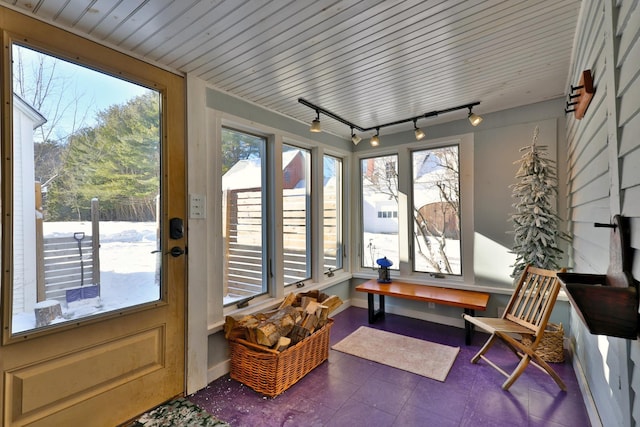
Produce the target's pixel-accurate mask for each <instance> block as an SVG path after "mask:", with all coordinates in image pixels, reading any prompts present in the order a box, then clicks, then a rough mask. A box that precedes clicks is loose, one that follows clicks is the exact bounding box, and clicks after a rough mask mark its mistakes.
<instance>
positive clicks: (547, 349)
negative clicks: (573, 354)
mask: <svg viewBox="0 0 640 427" xmlns="http://www.w3.org/2000/svg"><path fill="white" fill-rule="evenodd" d="M563 340H564V328H563V327H562V323H559V324H556V323H547V328H546V329H545V331H544V335H543V336H542V341H540V344H538V348H536V354H537V355H538V356H540V358H541V359H542V360H544V361H545V362H550V363H562V362H564V346H563ZM522 342H523V343H524V344H531V340H530V339H528V338H526V337H525V338H523V339H522Z"/></svg>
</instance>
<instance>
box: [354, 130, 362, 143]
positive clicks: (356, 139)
mask: <svg viewBox="0 0 640 427" xmlns="http://www.w3.org/2000/svg"><path fill="white" fill-rule="evenodd" d="M360 141H362V138H360V137H359V136H358V135H356V134H355V133H354V132H353V128H351V142H353V145H358V143H359V142H360Z"/></svg>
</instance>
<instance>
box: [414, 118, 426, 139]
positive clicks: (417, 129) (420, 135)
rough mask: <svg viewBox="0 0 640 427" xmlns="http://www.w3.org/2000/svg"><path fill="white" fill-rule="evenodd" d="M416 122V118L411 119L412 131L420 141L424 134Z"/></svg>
mask: <svg viewBox="0 0 640 427" xmlns="http://www.w3.org/2000/svg"><path fill="white" fill-rule="evenodd" d="M417 122H418V119H413V129H414V130H413V132H414V133H415V134H416V139H417V140H418V141H420V140H421V139H422V138H424V137H425V135H426V134H425V133H424V131H423V130H422V129H420V128H419V127H418V124H417Z"/></svg>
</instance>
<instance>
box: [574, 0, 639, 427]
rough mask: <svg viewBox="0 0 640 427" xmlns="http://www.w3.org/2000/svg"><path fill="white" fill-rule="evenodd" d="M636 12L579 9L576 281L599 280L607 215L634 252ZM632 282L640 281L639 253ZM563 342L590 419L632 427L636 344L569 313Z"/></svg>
mask: <svg viewBox="0 0 640 427" xmlns="http://www.w3.org/2000/svg"><path fill="white" fill-rule="evenodd" d="M639 9H640V7H639V6H638V1H637V0H622V1H619V2H615V1H613V0H598V1H589V2H583V3H582V11H581V15H580V21H579V22H578V29H577V32H576V39H575V48H574V58H573V68H572V70H571V75H570V84H573V85H577V83H578V79H579V76H580V73H581V72H582V70H586V69H591V70H592V72H593V76H594V85H595V87H596V93H595V96H594V97H593V99H592V101H591V105H590V107H589V109H588V110H587V113H586V115H585V117H584V118H583V119H582V120H575V118H573V115H571V114H570V115H569V117H568V119H567V122H566V123H567V139H568V161H567V168H568V195H569V210H570V219H571V229H572V232H573V234H574V239H573V243H572V248H571V250H572V260H573V267H574V271H576V272H580V273H597V274H602V273H604V272H606V270H607V267H608V265H609V245H608V242H609V230H607V229H602V228H594V226H593V224H594V223H595V222H609V221H611V218H612V216H613V215H615V214H622V215H624V216H627V217H630V218H631V227H632V246H633V247H634V248H636V249H640V233H639V231H640V202H639V201H640V167H639V166H638V165H639V164H640V140H639V139H638V135H640V102H639V100H640V72H639V70H640V55H638V54H637V53H638V52H639V51H640V37H639V36H640V10H639ZM633 52H635V53H633ZM614 64H615V66H614ZM633 275H634V278H636V279H637V278H639V277H640V251H635V260H634V268H633ZM571 336H572V338H571V339H572V344H573V347H574V350H575V362H576V366H577V367H578V369H580V370H581V371H582V372H581V373H582V374H584V377H585V379H586V384H588V387H587V386H586V384H585V390H586V391H588V392H590V396H589V395H588V397H590V398H592V399H593V402H594V405H595V407H594V408H592V409H593V411H592V414H594V415H595V414H596V413H597V417H598V418H599V420H600V421H601V422H602V424H603V425H605V426H633V425H636V424H637V423H638V421H640V417H639V413H640V397H636V396H640V394H639V393H638V392H639V391H640V390H639V389H640V375H639V372H638V368H636V364H638V363H640V344H639V343H638V341H629V340H623V339H619V338H611V337H605V336H595V335H592V334H590V333H589V331H588V330H587V329H586V328H585V327H584V325H583V324H582V322H581V320H580V318H579V317H578V316H577V314H576V313H575V312H574V311H572V316H571ZM639 367H640V366H639ZM632 390H633V391H634V392H635V393H632ZM587 400H590V399H587Z"/></svg>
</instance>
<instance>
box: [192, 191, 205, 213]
mask: <svg viewBox="0 0 640 427" xmlns="http://www.w3.org/2000/svg"><path fill="white" fill-rule="evenodd" d="M206 211H207V200H206V198H205V197H204V196H203V195H202V194H189V218H190V219H204V218H206Z"/></svg>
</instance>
